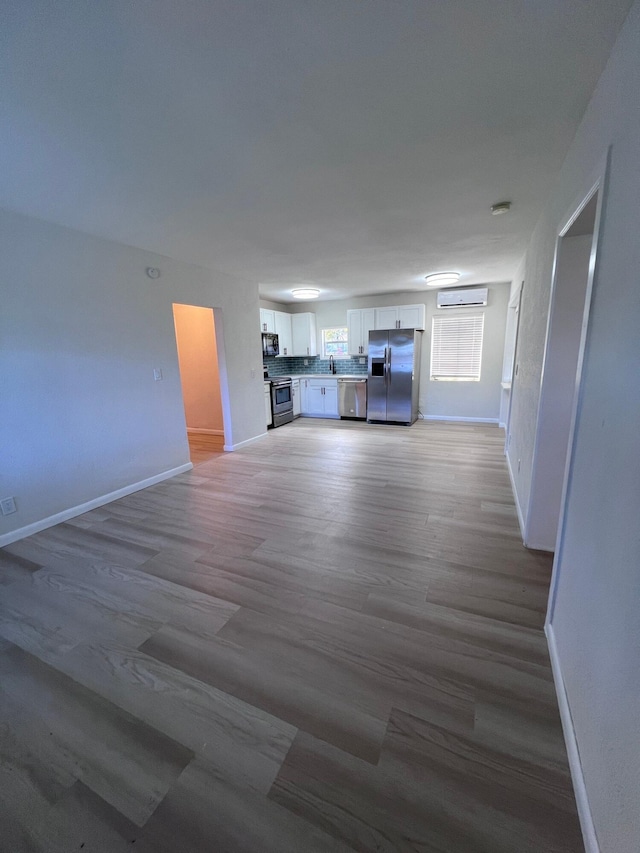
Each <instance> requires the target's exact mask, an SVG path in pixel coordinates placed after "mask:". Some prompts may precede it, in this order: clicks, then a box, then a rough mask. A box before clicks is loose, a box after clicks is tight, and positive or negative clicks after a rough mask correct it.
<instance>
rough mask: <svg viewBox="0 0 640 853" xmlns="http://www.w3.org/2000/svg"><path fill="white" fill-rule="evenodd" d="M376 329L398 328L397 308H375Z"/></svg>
mask: <svg viewBox="0 0 640 853" xmlns="http://www.w3.org/2000/svg"><path fill="white" fill-rule="evenodd" d="M375 323H376V329H397V328H398V325H397V323H398V309H397V308H376V309H375Z"/></svg>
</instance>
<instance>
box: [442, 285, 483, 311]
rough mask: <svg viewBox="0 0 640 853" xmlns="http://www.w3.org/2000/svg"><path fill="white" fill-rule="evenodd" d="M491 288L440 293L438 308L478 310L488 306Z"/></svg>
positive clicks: (443, 291)
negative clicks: (479, 307) (478, 307)
mask: <svg viewBox="0 0 640 853" xmlns="http://www.w3.org/2000/svg"><path fill="white" fill-rule="evenodd" d="M488 295H489V288H487V287H474V288H467V289H466V290H441V291H439V293H438V302H437V305H438V308H476V307H477V306H479V305H486V304H487V297H488Z"/></svg>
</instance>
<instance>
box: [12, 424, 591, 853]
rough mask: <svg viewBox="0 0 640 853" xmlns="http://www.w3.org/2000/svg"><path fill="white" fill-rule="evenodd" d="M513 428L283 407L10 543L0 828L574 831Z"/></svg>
mask: <svg viewBox="0 0 640 853" xmlns="http://www.w3.org/2000/svg"><path fill="white" fill-rule="evenodd" d="M503 441H504V435H503V432H502V431H501V430H499V429H498V428H497V427H496V426H492V425H470V424H442V423H435V422H430V423H426V422H418V423H416V424H415V425H414V426H413V427H411V428H405V427H393V426H369V425H366V424H360V423H349V422H329V421H322V420H315V419H314V420H304V419H303V420H298V421H296V422H294V423H293V424H291V425H288V426H287V427H283V428H281V429H277V430H273V431H270V432H269V434H268V436H267V437H266V438H264V439H261V440H259V441H256V442H254V443H253V444H251V445H249V446H247V447H246V448H243V449H242V450H239V451H236V452H234V453H226V454H222V455H220V456H217V457H215V458H212V459H211V460H210V461H206V462H202V463H201V464H200V465H198V467H197V469H195V470H193V471H190V472H188V473H186V474H182V475H180V476H177V477H175V478H173V479H171V480H167V481H165V482H163V483H160V484H158V485H156V486H153V487H151V488H149V489H146V490H144V491H140V492H137V493H135V494H132V495H130V496H128V497H125V498H123V499H121V500H119V501H116V502H114V503H111V504H108V505H106V506H104V507H101V508H99V509H96V510H93V511H91V512H89V513H86V514H85V515H82V516H79V517H78V518H75V519H72V520H71V521H69V522H66V523H64V524H60V525H58V526H57V527H54V528H50V529H49V530H46V531H43V532H41V533H38V534H36V535H34V536H32V537H30V538H29V539H24V540H22V541H20V542H16V543H14V544H12V545H10V546H8V547H7V548H5V549H4V550H2V551H0V584H2V585H3V586H2V596H1V599H0V691H1V692H0V696H1V700H0V731H1V732H2V735H1V739H0V749H1V751H2V752H1V754H2V759H1V767H0V775H1V784H0V809H1V810H2V813H3V816H4V818H3V822H2V826H0V850H2V851H17V850H26V849H29V850H36V851H45V850H46V851H65V853H66V851H70V850H75V849H80V847H81V846H82V845H83V850H84V851H85V853H93V851H104V853H107V851H109V853H119V851H124V850H131V849H132V846H131V845H132V843H133V842H134V841H135V850H136V851H144V853H164V851H166V853H169V851H171V853H175V851H180V853H213V851H215V853H239V851H242V853H289V851H291V853H315V851H349V850H357V851H366V852H367V853H368V852H369V851H372V853H373V851H385V853H391V851H423V853H425V852H426V851H429V853H430V851H439V853H514V851H518V853H527V851H528V853H542V851H544V853H579V851H582V850H583V846H582V841H581V834H580V829H579V826H578V820H577V815H576V809H575V802H574V797H573V791H572V786H571V780H570V777H569V771H568V766H567V758H566V753H565V748H564V742H563V738H562V731H561V726H560V719H559V715H558V709H557V702H556V697H555V691H554V686H553V681H552V676H551V669H550V665H549V659H548V654H547V647H546V641H545V637H544V634H543V631H542V626H543V622H544V614H545V608H546V598H547V589H548V583H549V578H550V573H551V559H550V557H549V555H546V554H543V553H540V552H530V551H527V550H525V549H524V547H523V546H522V544H521V539H520V532H519V529H518V522H517V518H516V514H515V509H514V504H513V498H512V494H511V488H510V484H509V478H508V474H507V469H506V465H505V460H504V456H503V453H502V450H503Z"/></svg>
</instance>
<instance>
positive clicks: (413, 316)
mask: <svg viewBox="0 0 640 853" xmlns="http://www.w3.org/2000/svg"><path fill="white" fill-rule="evenodd" d="M424 315H425V306H424V305H400V306H398V320H399V328H400V329H424V320H425V316H424Z"/></svg>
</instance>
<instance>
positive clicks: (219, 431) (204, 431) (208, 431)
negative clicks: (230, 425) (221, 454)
mask: <svg viewBox="0 0 640 853" xmlns="http://www.w3.org/2000/svg"><path fill="white" fill-rule="evenodd" d="M187 433H188V434H189V435H191V434H193V435H224V430H223V429H198V428H196V427H187Z"/></svg>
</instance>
